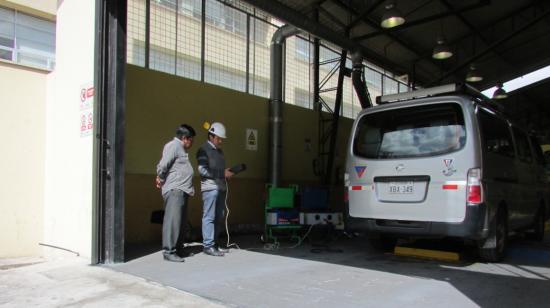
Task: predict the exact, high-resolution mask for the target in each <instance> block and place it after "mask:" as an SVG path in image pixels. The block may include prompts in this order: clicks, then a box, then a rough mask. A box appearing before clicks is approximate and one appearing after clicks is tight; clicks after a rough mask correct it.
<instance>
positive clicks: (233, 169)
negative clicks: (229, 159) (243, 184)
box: [229, 164, 246, 174]
mask: <svg viewBox="0 0 550 308" xmlns="http://www.w3.org/2000/svg"><path fill="white" fill-rule="evenodd" d="M245 170H246V165H245V164H237V165H235V166H233V167H231V168H229V171H231V172H233V173H234V174H237V173H241V172H243V171H245Z"/></svg>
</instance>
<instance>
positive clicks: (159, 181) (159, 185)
mask: <svg viewBox="0 0 550 308" xmlns="http://www.w3.org/2000/svg"><path fill="white" fill-rule="evenodd" d="M155 184H156V186H157V188H159V189H160V188H162V184H163V183H162V181H161V180H160V178H159V177H158V175H157V178H156V179H155Z"/></svg>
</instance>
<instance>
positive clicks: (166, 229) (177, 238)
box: [162, 189, 189, 254]
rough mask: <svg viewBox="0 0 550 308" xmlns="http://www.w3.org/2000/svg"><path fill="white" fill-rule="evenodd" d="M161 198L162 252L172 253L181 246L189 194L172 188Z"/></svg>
mask: <svg viewBox="0 0 550 308" xmlns="http://www.w3.org/2000/svg"><path fill="white" fill-rule="evenodd" d="M163 198H164V221H163V223H162V249H163V253H164V254H173V253H176V249H177V248H178V247H183V240H184V238H183V237H184V236H183V231H184V226H185V223H186V221H187V220H186V218H187V199H188V198H189V195H188V194H186V193H184V192H183V191H182V190H179V189H172V190H171V191H169V192H167V193H166V194H165V195H164V196H163Z"/></svg>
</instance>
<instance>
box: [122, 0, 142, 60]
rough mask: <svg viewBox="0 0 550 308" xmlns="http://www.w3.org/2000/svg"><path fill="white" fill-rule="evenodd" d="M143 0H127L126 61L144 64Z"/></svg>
mask: <svg viewBox="0 0 550 308" xmlns="http://www.w3.org/2000/svg"><path fill="white" fill-rule="evenodd" d="M145 1H146V0H128V9H127V10H128V16H127V26H126V27H127V30H126V33H127V34H126V35H127V38H126V39H127V43H126V62H128V63H130V64H133V65H137V66H142V67H143V66H145V31H146V30H145Z"/></svg>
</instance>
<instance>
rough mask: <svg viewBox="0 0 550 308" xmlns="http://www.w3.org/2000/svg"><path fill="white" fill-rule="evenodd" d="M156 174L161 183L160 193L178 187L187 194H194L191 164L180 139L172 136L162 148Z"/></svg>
mask: <svg viewBox="0 0 550 308" xmlns="http://www.w3.org/2000/svg"><path fill="white" fill-rule="evenodd" d="M157 175H158V177H159V178H160V181H161V183H163V185H162V195H164V194H166V193H167V192H169V191H170V190H172V189H179V190H182V191H184V192H185V193H187V194H188V195H191V196H192V195H194V194H195V189H194V188H193V166H191V162H190V161H189V154H188V153H187V152H186V151H185V149H184V148H183V145H182V144H181V140H179V139H178V138H174V139H173V140H172V141H170V142H168V143H167V144H166V145H165V146H164V149H163V150H162V158H161V159H160V162H159V163H158V165H157Z"/></svg>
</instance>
